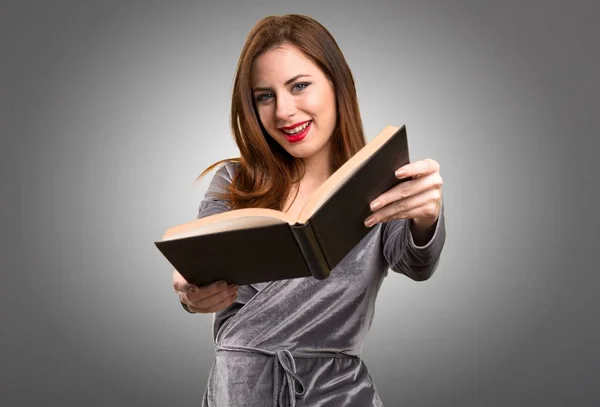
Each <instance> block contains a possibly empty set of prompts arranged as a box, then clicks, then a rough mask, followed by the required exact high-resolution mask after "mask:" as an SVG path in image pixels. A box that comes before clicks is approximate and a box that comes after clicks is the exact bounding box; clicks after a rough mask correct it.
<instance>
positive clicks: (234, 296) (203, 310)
mask: <svg viewBox="0 0 600 407" xmlns="http://www.w3.org/2000/svg"><path fill="white" fill-rule="evenodd" d="M236 299H237V293H234V294H231V295H230V296H228V297H226V298H224V299H222V300H221V301H219V302H217V303H215V304H213V305H211V306H209V307H203V308H200V307H196V306H193V305H188V308H189V309H190V311H192V312H199V313H203V314H207V313H210V312H217V311H220V310H222V309H225V308H227V307H229V306H230V305H231V304H233V303H234V302H235V300H236Z"/></svg>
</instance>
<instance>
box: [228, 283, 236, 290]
mask: <svg viewBox="0 0 600 407" xmlns="http://www.w3.org/2000/svg"><path fill="white" fill-rule="evenodd" d="M227 289H228V290H229V291H231V292H233V291H236V290H237V289H238V286H237V285H236V284H232V285H230V286H229V287H227Z"/></svg>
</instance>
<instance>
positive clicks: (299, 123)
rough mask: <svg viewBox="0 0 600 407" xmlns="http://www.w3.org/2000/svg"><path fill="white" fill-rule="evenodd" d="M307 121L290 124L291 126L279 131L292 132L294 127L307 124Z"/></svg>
mask: <svg viewBox="0 0 600 407" xmlns="http://www.w3.org/2000/svg"><path fill="white" fill-rule="evenodd" d="M309 121H310V120H305V121H303V122H298V123H296V124H292V125H291V126H288V127H280V128H279V130H292V129H295V128H296V127H298V126H300V125H302V124H304V123H308V122H309Z"/></svg>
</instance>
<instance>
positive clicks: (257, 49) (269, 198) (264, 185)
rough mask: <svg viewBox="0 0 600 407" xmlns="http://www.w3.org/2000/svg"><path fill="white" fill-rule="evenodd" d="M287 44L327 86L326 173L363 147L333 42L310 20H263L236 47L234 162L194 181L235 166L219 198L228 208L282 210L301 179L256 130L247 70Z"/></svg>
mask: <svg viewBox="0 0 600 407" xmlns="http://www.w3.org/2000/svg"><path fill="white" fill-rule="evenodd" d="M284 44H291V45H293V46H295V47H296V48H298V49H299V50H301V51H302V52H303V53H304V54H305V55H306V56H307V57H309V58H310V59H311V60H312V61H313V62H314V63H315V64H316V65H317V66H318V67H319V68H320V69H321V70H322V71H323V73H324V74H325V76H327V77H328V79H329V80H330V81H331V82H332V84H333V88H334V92H335V97H336V103H337V120H336V127H335V129H334V132H333V134H332V136H331V137H332V140H331V141H332V144H331V152H332V153H331V154H332V167H333V168H332V169H333V171H335V170H337V169H338V168H339V167H340V166H342V164H344V163H345V162H346V161H347V160H348V159H349V158H350V157H352V156H353V155H354V154H356V152H358V150H360V149H361V148H362V147H363V146H364V145H365V144H366V142H365V138H364V133H363V125H362V120H361V118H360V112H359V108H358V101H357V97H356V88H355V85H354V78H353V77H352V72H351V71H350V68H349V66H348V64H347V62H346V59H345V58H344V55H343V54H342V52H341V50H340V48H339V46H338V44H337V42H336V41H335V39H334V38H333V36H332V35H331V34H330V33H329V31H328V30H327V29H326V28H325V27H324V26H323V25H321V24H320V23H318V22H317V21H315V20H314V19H312V18H310V17H308V16H303V15H298V14H288V15H284V16H268V17H265V18H263V19H262V20H260V21H259V22H258V23H257V24H256V25H255V26H254V27H253V28H252V30H251V31H250V33H249V34H248V37H247V39H246V43H245V44H244V47H243V48H242V52H241V55H240V59H239V61H238V64H237V71H236V74H235V80H234V85H233V94H232V100H231V117H230V120H231V130H232V132H233V136H234V139H235V142H236V144H237V146H238V148H239V150H240V154H241V156H240V157H237V158H228V159H224V160H220V161H218V162H216V163H214V164H212V165H211V166H210V167H208V168H207V169H205V170H204V171H203V172H202V174H200V175H199V176H198V178H197V180H199V179H201V178H202V177H204V175H206V174H207V173H208V172H209V171H211V170H212V169H213V168H215V167H216V166H217V165H219V164H223V163H227V162H237V163H238V168H237V170H236V172H235V175H234V176H233V179H232V183H231V184H230V185H228V186H227V191H225V192H224V193H223V194H222V195H221V198H222V199H225V200H227V201H229V203H230V205H231V208H232V209H240V208H249V207H255V208H270V209H277V210H283V205H284V204H285V202H286V200H287V197H288V195H289V193H290V191H291V188H292V187H293V185H294V184H296V183H297V182H299V181H300V180H301V179H302V177H303V176H304V168H299V167H298V165H297V164H296V160H295V159H294V157H292V156H291V155H290V154H289V153H288V152H287V151H285V149H283V148H282V147H281V146H280V145H279V144H278V143H277V142H276V141H274V140H273V139H272V138H271V137H270V136H269V134H268V133H267V131H266V130H265V129H264V127H263V126H262V123H261V122H260V119H259V118H258V114H257V111H256V106H255V104H254V98H253V97H252V82H251V81H252V76H251V72H252V65H253V63H254V61H255V60H256V58H257V57H258V56H259V55H261V54H262V53H264V52H266V51H269V50H271V49H273V48H276V47H279V46H282V45H284Z"/></svg>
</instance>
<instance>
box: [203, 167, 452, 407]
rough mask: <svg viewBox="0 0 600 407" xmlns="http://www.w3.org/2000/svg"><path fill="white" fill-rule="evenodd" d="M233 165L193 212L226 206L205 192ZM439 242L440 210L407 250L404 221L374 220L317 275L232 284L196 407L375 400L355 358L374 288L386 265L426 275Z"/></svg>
mask: <svg viewBox="0 0 600 407" xmlns="http://www.w3.org/2000/svg"><path fill="white" fill-rule="evenodd" d="M236 167H237V164H236V163H228V164H226V165H224V166H222V167H221V168H220V169H219V170H218V171H217V172H216V174H215V176H214V178H213V179H212V181H211V183H210V185H209V188H208V191H207V192H206V195H205V197H204V199H203V200H202V202H201V203H200V207H199V212H198V218H202V217H205V216H209V215H214V214H217V213H220V212H224V211H227V210H230V207H229V206H228V205H227V202H226V201H220V200H218V199H217V198H216V197H215V195H214V193H215V192H216V191H222V187H223V186H224V185H225V184H226V183H230V182H231V180H232V176H233V174H234V171H235V169H236ZM444 241H445V223H444V216H443V209H442V212H441V214H440V217H439V220H438V222H437V225H436V229H435V233H434V235H433V237H432V239H431V240H430V241H429V242H428V243H427V244H426V245H425V246H416V245H415V243H414V242H413V240H412V236H411V234H410V230H409V228H408V227H405V221H404V220H395V221H391V222H387V223H384V224H378V225H376V226H374V227H373V228H372V229H371V231H370V232H369V233H368V235H366V236H365V237H364V238H363V239H362V240H361V241H360V243H359V244H358V245H357V246H356V247H355V248H354V249H353V250H352V251H351V252H350V253H349V254H348V255H347V256H346V257H345V258H344V259H343V260H342V261H341V262H340V263H339V264H338V265H337V266H336V267H335V268H334V269H333V270H332V271H331V275H330V276H329V277H328V278H327V279H325V280H317V279H314V278H312V277H307V278H296V279H290V280H283V281H273V282H266V283H258V284H251V285H242V286H239V287H238V298H237V300H236V302H234V303H233V304H232V305H231V306H229V307H228V308H226V309H224V310H222V311H219V312H216V313H214V317H213V327H212V339H213V341H214V348H215V360H214V363H213V365H212V368H211V370H210V375H209V379H208V383H207V387H206V390H205V391H204V394H203V398H202V406H203V407H270V406H273V407H280V406H281V407H283V406H285V407H290V406H297V407H300V406H310V407H323V406H332V407H341V406H344V407H370V406H377V407H380V406H383V403H382V402H381V400H380V398H379V396H378V394H377V389H376V386H375V384H374V383H373V381H372V379H371V376H370V374H369V371H368V370H367V367H366V366H365V363H364V362H363V361H362V359H361V353H362V349H363V343H364V340H365V337H366V335H367V332H368V331H369V328H370V327H371V323H372V321H373V315H374V310H375V300H376V298H377V293H378V292H379V288H380V287H381V284H382V282H383V280H384V278H385V277H386V276H387V274H388V269H390V268H391V269H392V270H393V271H395V272H398V273H403V274H405V275H406V276H408V277H409V278H411V279H413V280H417V281H421V280H425V279H427V278H429V277H430V276H431V275H432V274H433V272H434V271H435V269H436V267H437V264H438V262H439V259H440V255H441V252H442V248H443V245H444ZM232 255H235V251H234V250H232Z"/></svg>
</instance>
